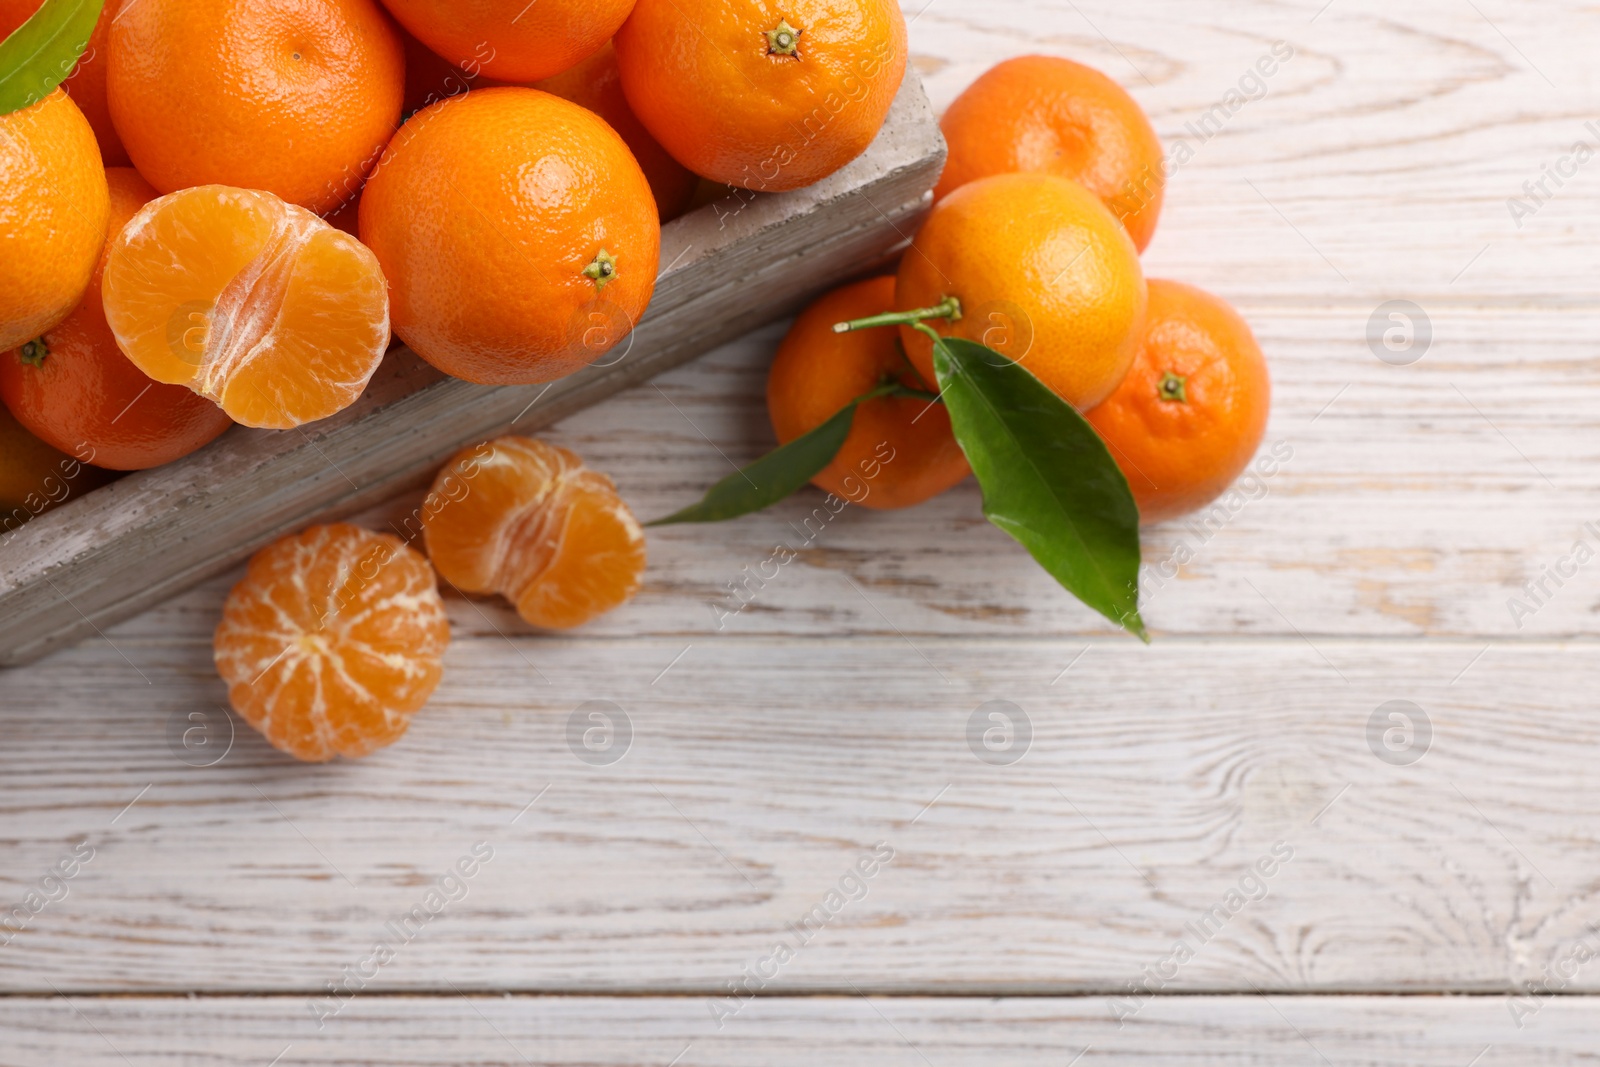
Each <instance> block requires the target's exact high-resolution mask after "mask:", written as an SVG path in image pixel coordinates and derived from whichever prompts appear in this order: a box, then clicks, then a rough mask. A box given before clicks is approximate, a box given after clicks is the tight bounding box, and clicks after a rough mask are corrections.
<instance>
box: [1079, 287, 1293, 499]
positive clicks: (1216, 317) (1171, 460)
mask: <svg viewBox="0 0 1600 1067" xmlns="http://www.w3.org/2000/svg"><path fill="white" fill-rule="evenodd" d="M1271 399H1272V385H1271V381H1270V379H1269V377H1268V374H1267V361H1266V358H1265V357H1264V356H1263V355H1262V354H1261V346H1260V345H1259V344H1257V343H1256V339H1255V335H1254V334H1253V333H1251V331H1250V324H1249V323H1247V322H1245V320H1244V319H1243V318H1242V317H1241V316H1240V315H1239V313H1238V312H1237V311H1235V310H1234V309H1233V308H1232V307H1231V306H1230V305H1229V304H1228V303H1227V302H1226V301H1225V300H1223V299H1221V298H1220V297H1216V296H1213V295H1212V294H1210V293H1208V292H1205V291H1204V290H1202V289H1196V288H1195V287H1194V286H1191V285H1183V284H1181V283H1179V282H1171V281H1163V280H1160V279H1154V278H1152V279H1151V280H1150V312H1149V317H1148V319H1147V320H1146V323H1145V330H1144V336H1143V339H1142V341H1141V343H1140V346H1139V352H1138V355H1137V357H1136V358H1135V359H1134V362H1133V367H1132V368H1131V369H1130V370H1129V371H1128V375H1127V377H1125V378H1123V379H1122V384H1121V385H1119V386H1118V387H1117V390H1116V392H1114V393H1112V394H1111V396H1110V397H1108V398H1107V399H1106V401H1105V402H1104V403H1103V404H1101V405H1099V406H1098V407H1096V408H1093V409H1091V410H1090V411H1089V412H1088V413H1087V414H1086V415H1085V417H1086V418H1087V419H1088V420H1089V422H1090V423H1091V424H1093V426H1094V428H1095V429H1096V430H1098V431H1099V432H1100V436H1101V437H1102V438H1104V439H1105V442H1106V444H1107V446H1108V447H1109V448H1110V449H1111V454H1112V456H1114V457H1115V458H1116V460H1117V465H1118V466H1119V467H1121V468H1122V473H1123V474H1124V475H1125V476H1126V477H1127V479H1128V487H1129V488H1130V489H1132V490H1133V498H1134V500H1135V501H1136V502H1137V503H1138V505H1139V517H1140V520H1141V521H1143V522H1145V523H1155V522H1162V521H1164V520H1166V519H1171V518H1175V517H1177V516H1179V515H1182V514H1184V513H1186V512H1190V511H1194V510H1195V509H1197V508H1200V507H1203V506H1204V505H1206V504H1209V503H1210V502H1211V501H1212V500H1214V499H1216V498H1217V497H1218V496H1220V495H1221V494H1222V492H1223V490H1225V489H1227V488H1228V486H1229V485H1230V484H1232V482H1233V480H1234V479H1235V478H1237V477H1238V476H1239V474H1240V473H1241V472H1242V471H1243V470H1244V469H1245V467H1246V465H1248V464H1249V462H1250V458H1251V457H1252V456H1254V455H1255V453H1256V449H1257V447H1259V446H1260V444H1261V438H1262V436H1263V435H1264V434H1265V433H1266V429H1267V413H1268V409H1269V408H1270V406H1271Z"/></svg>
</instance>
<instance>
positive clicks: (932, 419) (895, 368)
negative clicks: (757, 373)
mask: <svg viewBox="0 0 1600 1067" xmlns="http://www.w3.org/2000/svg"><path fill="white" fill-rule="evenodd" d="M893 302H894V276H893V275H885V276H883V277H881V278H868V279H867V280H866V281H860V282H855V283H853V284H851V285H846V286H843V287H841V288H838V289H835V290H833V291H832V292H831V293H827V294H825V295H824V296H822V297H820V298H818V299H817V300H816V301H814V302H813V303H812V304H811V305H810V306H809V307H807V308H806V309H805V310H804V311H802V312H801V313H800V315H799V317H798V318H796V319H795V320H794V325H793V326H791V327H789V332H788V333H787V334H785V335H784V338H783V343H782V344H780V345H779V346H778V354H777V355H776V356H775V357H774V358H773V360H772V370H771V371H770V372H769V374H768V376H767V413H768V414H769V415H770V416H771V418H772V429H773V432H774V433H775V434H777V437H778V441H779V443H780V444H788V443H789V442H790V441H792V440H794V439H795V438H796V437H799V436H800V435H801V434H804V433H807V432H809V431H811V430H814V429H816V428H817V427H818V426H820V425H822V424H823V423H824V422H826V421H827V420H828V419H830V418H832V417H833V416H834V415H835V414H837V413H838V411H839V410H840V409H841V408H843V407H844V406H845V405H846V404H848V403H849V402H850V401H852V400H854V399H855V398H856V397H859V396H862V395H864V394H866V393H868V392H869V391H871V390H873V389H875V388H877V387H879V386H881V385H884V384H886V383H898V384H900V385H902V386H904V387H906V388H908V389H914V390H918V391H920V392H923V393H927V394H928V395H927V396H921V397H919V396H895V395H889V396H879V397H874V398H873V399H871V400H864V401H862V402H861V403H859V404H857V405H856V411H855V415H854V417H853V418H852V420H851V423H850V433H849V435H848V436H847V437H846V438H845V439H844V444H843V445H841V446H840V448H839V451H838V453H837V454H836V455H835V456H834V458H833V461H832V462H831V463H829V464H828V465H827V466H826V467H824V468H823V469H822V471H821V472H820V473H818V474H817V476H816V477H815V478H812V479H811V484H812V485H815V486H817V487H818V488H819V489H825V490H827V491H828V492H830V493H832V494H833V495H834V496H837V497H840V498H841V499H844V500H849V501H850V502H852V503H856V504H860V505H862V506H863V507H868V508H904V507H910V506H911V505H912V504H920V503H922V502H923V501H924V500H927V499H929V498H930V497H934V496H938V495H939V494H940V493H942V492H944V491H945V490H946V489H949V488H950V487H951V486H952V485H955V484H956V483H957V482H959V481H961V479H963V478H965V477H966V476H967V474H968V473H970V471H971V468H970V467H968V466H967V457H966V455H965V454H964V453H963V452H962V451H961V446H960V445H959V444H957V443H956V439H955V435H954V434H953V433H952V432H951V430H950V413H949V412H948V411H946V410H945V407H944V405H943V404H939V403H935V402H934V401H933V399H932V392H931V389H930V386H929V385H928V383H927V382H926V381H924V380H923V379H922V378H921V377H920V376H919V375H918V374H917V372H916V370H915V369H913V368H912V366H911V363H910V362H909V361H908V360H907V359H906V357H905V353H904V352H903V351H902V350H901V348H900V341H899V338H898V337H897V336H896V335H895V332H894V331H893V330H859V331H855V332H852V333H835V332H834V331H833V324H834V323H836V322H845V321H848V320H850V319H858V318H862V317H864V316H867V315H875V314H877V313H878V312H880V311H883V310H884V309H885V308H887V307H889V306H890V305H891V304H892V303H893Z"/></svg>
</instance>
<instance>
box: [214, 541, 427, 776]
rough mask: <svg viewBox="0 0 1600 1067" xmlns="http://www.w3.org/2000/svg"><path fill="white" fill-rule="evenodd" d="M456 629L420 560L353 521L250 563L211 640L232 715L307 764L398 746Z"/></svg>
mask: <svg viewBox="0 0 1600 1067" xmlns="http://www.w3.org/2000/svg"><path fill="white" fill-rule="evenodd" d="M449 643H450V624H449V622H448V621H447V620H446V619H445V614H444V603H443V602H442V601H441V600H440V599H439V590H438V587H437V585H436V583H435V581H434V575H433V568H432V567H430V566H428V561H427V560H426V559H423V558H422V555H421V553H419V552H417V551H415V550H414V549H411V548H408V547H407V546H406V545H405V543H404V542H402V541H401V540H400V539H399V538H398V537H394V536H392V535H390V534H379V533H373V532H372V531H370V530H364V529H362V528H361V527H359V526H352V525H350V524H348V523H335V524H334V525H332V526H313V527H311V528H310V529H309V530H306V531H305V532H303V533H300V534H297V535H295V536H292V537H285V538H283V539H282V540H279V541H275V542H273V543H272V544H270V545H268V546H267V547H266V548H263V549H262V550H261V551H259V552H257V553H256V554H255V555H254V556H253V557H251V560H250V567H249V569H248V570H247V571H246V572H245V576H244V579H243V580H242V581H240V582H239V584H238V585H236V586H234V587H233V591H232V592H231V593H229V594H228V601H227V604H226V605H224V607H223V609H222V622H221V623H220V624H218V626H217V632H216V635H215V637H214V638H213V641H212V649H213V655H214V657H215V659H216V664H217V673H218V674H220V675H221V676H222V680H223V681H225V682H227V683H228V700H229V702H230V703H231V704H232V705H233V709H234V710H235V711H237V712H238V713H239V714H240V715H242V716H244V718H245V720H246V721H248V722H249V723H250V725H251V726H254V727H255V728H256V729H257V730H260V731H261V733H262V735H263V736H265V737H266V739H267V740H268V741H270V742H272V744H273V746H274V747H276V748H279V749H282V750H283V751H284V752H287V753H289V755H291V756H293V757H295V758H296V759H302V760H327V759H332V758H333V757H334V756H335V755H340V756H365V755H368V754H369V753H371V752H374V751H376V750H377V749H379V748H382V747H384V746H385V745H389V744H393V743H394V742H395V741H397V740H399V739H400V735H402V734H404V733H405V732H406V727H407V726H409V725H410V723H411V716H412V715H413V714H414V713H415V712H416V711H418V710H419V709H420V708H421V707H422V705H423V704H425V703H426V702H427V700H428V697H430V696H432V695H433V690H434V688H435V687H436V686H437V685H438V684H439V677H440V674H441V673H442V670H443V667H442V662H441V661H442V657H443V656H444V650H445V646H446V645H448V644H449Z"/></svg>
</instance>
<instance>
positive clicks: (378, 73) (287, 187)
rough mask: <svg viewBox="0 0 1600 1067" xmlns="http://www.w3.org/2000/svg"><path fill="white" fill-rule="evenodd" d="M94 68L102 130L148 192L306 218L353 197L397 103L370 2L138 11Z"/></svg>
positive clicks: (277, 0)
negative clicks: (242, 198) (214, 191)
mask: <svg viewBox="0 0 1600 1067" xmlns="http://www.w3.org/2000/svg"><path fill="white" fill-rule="evenodd" d="M108 58H109V59H110V65H109V70H108V74H107V94H108V98H109V100H110V103H111V118H112V120H113V121H114V122H115V123H116V127H117V133H118V134H120V135H121V137H122V143H123V144H124V145H125V146H126V147H127V150H128V155H129V156H130V157H132V159H133V164H134V166H136V167H138V168H139V173H141V174H143V175H144V176H145V178H147V179H148V180H149V182H150V184H151V185H153V186H155V187H156V188H157V189H158V190H160V191H161V192H163V193H170V192H173V191H175V190H178V189H186V188H189V187H190V186H194V185H211V184H216V185H231V186H237V187H241V188H246V189H261V190H265V191H267V192H270V193H275V194H276V195H278V196H279V197H281V198H283V199H284V200H286V201H288V202H289V203H291V204H296V205H299V206H300V207H303V208H306V209H308V210H310V211H314V212H325V211H328V210H330V209H331V208H333V207H334V206H335V205H337V204H338V203H339V202H340V201H342V200H346V199H348V198H349V197H350V196H351V195H353V194H354V193H355V192H356V190H358V189H359V188H360V187H361V182H362V180H363V179H364V178H365V177H366V175H367V172H368V171H369V170H370V169H371V168H372V165H373V164H374V163H375V162H376V161H377V159H378V155H379V153H380V152H381V151H382V150H383V146H384V145H385V144H386V143H387V142H388V140H389V138H390V136H391V135H393V133H394V130H395V127H396V126H397V125H398V123H399V121H400V103H401V99H402V97H403V96H404V93H405V53H404V49H403V48H402V46H401V43H400V35H399V33H398V32H397V31H396V30H395V28H394V26H393V24H392V23H390V21H389V19H388V17H387V16H386V15H384V13H383V11H382V9H380V8H379V7H378V6H377V4H376V3H375V2H374V0H138V2H137V3H131V4H128V6H127V7H126V9H125V10H124V11H123V12H122V14H121V16H120V17H119V18H118V19H117V20H116V21H115V22H114V23H113V24H112V27H111V40H110V53H109V57H108Z"/></svg>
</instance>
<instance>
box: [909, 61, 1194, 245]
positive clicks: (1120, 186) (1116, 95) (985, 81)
mask: <svg viewBox="0 0 1600 1067" xmlns="http://www.w3.org/2000/svg"><path fill="white" fill-rule="evenodd" d="M939 128H940V129H941V130H943V131H944V139H945V143H946V144H948V145H949V147H950V154H949V157H948V158H947V159H946V160H945V164H944V173H943V174H941V175H940V176H939V184H938V185H936V186H934V190H933V196H934V199H935V201H937V200H941V199H943V198H944V197H945V196H946V195H948V194H949V193H950V192H951V191H952V190H954V189H958V188H960V187H961V186H963V185H965V184H966V183H967V182H970V181H972V180H974V179H976V178H985V177H988V176H989V175H991V174H1006V173H1011V172H1014V171H1040V172H1043V173H1046V174H1056V175H1060V176H1061V177H1063V178H1071V179H1072V180H1073V181H1076V182H1078V183H1079V184H1080V185H1082V186H1083V187H1084V188H1085V189H1088V190H1089V191H1090V192H1091V193H1093V194H1095V195H1096V196H1098V197H1099V198H1100V199H1101V201H1102V202H1104V203H1105V205H1106V207H1107V208H1109V209H1110V210H1111V213H1112V214H1113V215H1115V216H1116V217H1117V219H1118V220H1120V221H1121V222H1122V224H1123V226H1125V227H1126V228H1127V230H1128V235H1129V236H1130V237H1132V238H1133V243H1134V244H1135V245H1136V246H1137V247H1138V249H1139V251H1141V252H1143V251H1144V249H1145V246H1146V245H1148V244H1149V243H1150V238H1151V237H1152V236H1153V235H1154V234H1155V229H1156V219H1157V218H1158V217H1159V216H1160V214H1161V200H1162V195H1163V192H1164V190H1165V186H1166V165H1165V163H1164V161H1163V160H1162V156H1161V139H1160V138H1159V137H1157V136H1156V131H1155V128H1154V127H1152V126H1151V125H1150V119H1149V118H1148V117H1146V115H1145V113H1144V109H1143V108H1141V107H1140V106H1139V105H1138V103H1137V102H1136V101H1135V100H1134V99H1133V97H1131V96H1129V95H1128V92H1127V90H1125V89H1123V88H1122V86H1120V85H1118V84H1117V83H1116V82H1114V81H1112V80H1111V79H1110V78H1108V77H1106V76H1105V75H1104V74H1102V73H1100V72H1099V71H1098V70H1095V69H1094V68H1093V67H1086V66H1084V65H1083V64H1082V63H1074V62H1072V61H1071V60H1070V59H1060V58H1057V57H1055V56H1018V57H1017V58H1015V59H1008V60H1006V61H1005V62H1003V63H997V64H995V65H994V66H993V67H990V68H989V69H988V70H987V71H985V72H984V73H983V74H982V75H981V76H980V77H979V78H978V80H977V81H975V82H973V83H972V84H971V85H969V86H968V87H967V88H966V90H965V91H964V92H963V93H962V94H961V95H960V96H958V97H956V98H955V100H953V101H951V103H950V107H949V108H948V109H946V111H945V113H944V116H943V117H942V118H940V120H939Z"/></svg>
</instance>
